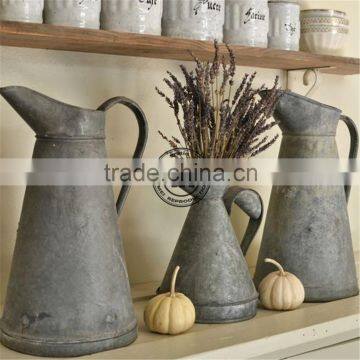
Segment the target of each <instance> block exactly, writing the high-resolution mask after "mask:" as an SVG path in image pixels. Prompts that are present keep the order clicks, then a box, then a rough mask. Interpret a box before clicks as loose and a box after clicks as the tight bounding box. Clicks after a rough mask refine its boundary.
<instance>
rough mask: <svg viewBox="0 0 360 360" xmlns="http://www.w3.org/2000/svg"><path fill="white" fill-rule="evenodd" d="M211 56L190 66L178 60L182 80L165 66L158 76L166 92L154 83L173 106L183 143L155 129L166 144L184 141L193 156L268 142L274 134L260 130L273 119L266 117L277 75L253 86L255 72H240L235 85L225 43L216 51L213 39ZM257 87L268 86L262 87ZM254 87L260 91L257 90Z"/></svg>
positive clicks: (248, 149) (249, 150) (236, 153)
mask: <svg viewBox="0 0 360 360" xmlns="http://www.w3.org/2000/svg"><path fill="white" fill-rule="evenodd" d="M214 46H215V55H214V59H213V61H212V62H209V61H208V62H202V61H200V60H199V59H197V58H196V57H195V56H193V58H194V61H195V62H196V67H195V70H194V71H189V70H188V69H187V68H186V67H185V66H184V65H180V68H181V71H182V73H183V75H184V78H185V82H184V83H182V82H181V81H179V80H178V78H177V77H176V76H175V75H174V74H172V73H171V72H169V71H168V72H167V74H168V76H169V78H165V79H164V82H165V83H166V85H167V86H168V87H169V88H170V89H171V90H172V92H173V95H172V96H171V97H168V96H167V95H165V93H164V92H162V91H161V90H160V89H159V88H156V91H157V92H158V93H159V95H160V96H162V97H163V98H164V99H165V100H166V102H167V103H168V105H169V106H170V108H171V109H173V111H174V114H175V117H176V121H177V125H178V127H179V130H180V133H181V135H182V138H183V141H184V142H183V143H182V142H181V141H180V140H179V139H178V138H176V137H174V136H172V137H171V138H168V137H167V136H166V135H164V134H163V133H162V132H161V131H159V133H160V135H161V136H162V138H163V139H165V140H166V141H167V142H168V143H169V144H170V146H171V147H172V148H178V147H186V148H188V149H189V152H190V154H191V157H193V158H246V157H251V156H255V155H257V154H259V153H260V152H262V151H264V150H266V149H267V148H268V147H270V146H271V145H272V144H273V143H274V142H275V141H276V139H277V138H278V135H276V136H274V137H272V138H269V136H267V135H266V133H267V132H268V131H269V130H270V129H271V128H272V127H273V126H274V125H276V122H275V121H273V120H270V118H271V115H272V113H273V110H274V108H275V106H276V103H277V101H278V99H279V97H280V91H279V88H278V82H279V79H278V77H276V78H275V83H274V86H273V87H272V88H271V89H267V88H266V87H265V85H262V86H261V87H260V88H258V89H254V88H253V86H252V85H253V81H254V78H255V76H256V73H253V74H252V75H249V74H245V75H244V77H243V79H242V81H241V83H240V85H239V86H238V87H237V88H236V87H235V84H234V83H235V80H234V78H235V73H236V65H235V56H234V53H233V51H232V50H231V48H230V47H229V46H227V45H226V48H227V50H228V56H226V57H225V56H221V57H220V55H219V53H220V50H219V46H218V44H217V43H216V42H215V43H214ZM263 90H268V91H266V92H262V91H263ZM260 92H262V94H261V96H260Z"/></svg>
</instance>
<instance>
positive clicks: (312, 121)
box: [260, 90, 341, 136]
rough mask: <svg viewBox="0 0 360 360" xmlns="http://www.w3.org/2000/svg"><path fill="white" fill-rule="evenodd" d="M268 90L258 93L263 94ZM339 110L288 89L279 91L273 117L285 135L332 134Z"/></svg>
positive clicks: (338, 117) (334, 130) (338, 116)
mask: <svg viewBox="0 0 360 360" xmlns="http://www.w3.org/2000/svg"><path fill="white" fill-rule="evenodd" d="M267 91H268V90H264V91H262V92H261V93H260V96H264V95H265V94H266V92H267ZM340 115H341V110H339V109H337V108H335V107H332V106H329V105H325V104H322V103H320V102H318V101H315V100H313V99H310V98H308V97H306V96H302V95H300V94H296V93H294V92H292V91H289V90H284V91H281V96H280V99H279V101H278V103H277V105H276V108H275V110H274V114H273V116H274V118H275V120H276V121H278V123H279V126H280V128H281V130H282V132H283V134H285V135H309V136H333V135H335V134H336V128H337V125H338V121H339V119H340Z"/></svg>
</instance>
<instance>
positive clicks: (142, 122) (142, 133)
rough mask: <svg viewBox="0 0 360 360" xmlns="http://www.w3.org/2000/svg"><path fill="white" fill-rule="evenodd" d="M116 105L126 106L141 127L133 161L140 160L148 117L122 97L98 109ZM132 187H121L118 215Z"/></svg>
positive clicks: (109, 101) (134, 104) (145, 139)
mask: <svg viewBox="0 0 360 360" xmlns="http://www.w3.org/2000/svg"><path fill="white" fill-rule="evenodd" d="M116 104H122V105H125V106H126V107H128V108H129V109H130V110H131V111H132V112H133V113H134V115H135V117H136V120H137V123H138V126H139V138H138V141H137V144H136V148H135V151H134V155H133V159H140V158H141V157H142V155H143V153H144V150H145V146H146V141H147V137H148V123H147V120H146V116H145V114H144V113H143V111H142V110H141V108H140V106H139V105H138V104H137V103H135V102H134V101H132V100H130V99H128V98H126V97H122V96H118V97H114V98H112V99H109V100H108V101H105V102H104V103H103V104H102V105H100V106H99V107H98V110H100V111H104V112H105V111H106V110H108V109H110V108H111V107H113V106H114V105H116ZM130 187H131V186H130V185H123V186H122V187H121V190H120V194H119V197H118V199H117V201H116V210H117V213H118V215H120V213H121V210H122V208H123V206H124V203H125V200H126V198H127V195H128V193H129V190H130Z"/></svg>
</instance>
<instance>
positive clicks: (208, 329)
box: [0, 256, 360, 360]
mask: <svg viewBox="0 0 360 360" xmlns="http://www.w3.org/2000/svg"><path fill="white" fill-rule="evenodd" d="M357 258H358V256H357ZM157 286H158V283H146V284H139V285H135V286H133V287H132V296H133V300H134V306H135V311H136V315H137V318H138V323H139V336H138V339H137V340H136V341H135V342H134V343H133V344H131V345H130V346H128V347H125V348H121V349H115V350H111V351H107V352H102V353H97V354H93V355H89V356H85V357H82V358H81V359H176V358H189V359H190V358H191V359H204V358H206V359H215V358H217V359H219V358H222V359H224V358H233V359H236V358H238V359H248V358H285V357H291V356H295V355H298V354H303V353H305V352H308V351H312V350H316V349H321V348H324V347H326V346H331V345H335V344H339V343H341V342H344V341H348V340H351V339H356V338H358V337H359V334H360V330H359V329H360V328H359V314H360V310H359V305H360V297H359V296H356V297H352V298H348V299H343V300H339V301H333V302H329V303H309V304H303V305H302V306H301V307H300V308H299V309H297V310H294V311H287V312H277V311H268V310H264V309H259V311H258V314H257V315H256V317H254V318H253V319H251V320H248V321H244V322H239V323H233V324H217V325H209V324H195V325H194V327H193V328H192V329H191V330H189V331H188V332H186V333H184V334H181V335H177V336H167V335H159V334H154V333H151V332H149V331H148V330H147V329H146V327H145V324H144V322H143V311H144V307H145V305H146V303H147V301H148V300H149V299H150V298H151V297H152V296H153V294H154V293H155V289H156V288H157ZM31 358H35V357H32V356H29V355H24V354H20V353H17V352H15V351H12V350H9V349H7V348H5V347H4V346H2V345H0V359H1V360H5V359H31Z"/></svg>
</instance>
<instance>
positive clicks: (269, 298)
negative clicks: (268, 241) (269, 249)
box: [259, 259, 305, 310]
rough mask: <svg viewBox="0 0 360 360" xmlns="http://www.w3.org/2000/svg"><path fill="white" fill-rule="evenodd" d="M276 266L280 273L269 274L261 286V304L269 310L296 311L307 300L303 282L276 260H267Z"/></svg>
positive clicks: (266, 260)
mask: <svg viewBox="0 0 360 360" xmlns="http://www.w3.org/2000/svg"><path fill="white" fill-rule="evenodd" d="M265 262H268V263H271V264H274V265H275V266H277V267H278V269H279V271H274V272H272V273H270V274H268V275H267V276H266V277H265V278H264V279H263V280H262V281H261V283H260V285H259V295H260V301H261V304H262V305H263V306H264V308H266V309H269V310H294V309H296V308H298V307H299V306H300V305H301V304H302V303H303V302H304V299H305V289H304V286H303V284H302V283H301V281H300V280H299V279H298V278H297V277H296V276H295V275H294V274H291V273H289V272H286V271H284V269H283V267H282V266H281V265H280V264H279V263H278V262H277V261H275V260H272V259H265Z"/></svg>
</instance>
